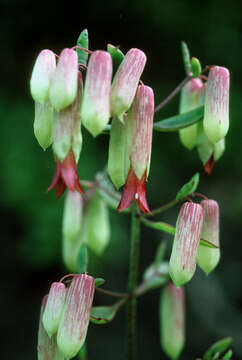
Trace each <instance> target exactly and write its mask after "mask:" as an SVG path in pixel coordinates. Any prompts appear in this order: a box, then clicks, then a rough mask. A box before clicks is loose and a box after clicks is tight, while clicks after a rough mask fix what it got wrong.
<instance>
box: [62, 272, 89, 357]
mask: <svg viewBox="0 0 242 360" xmlns="http://www.w3.org/2000/svg"><path fill="white" fill-rule="evenodd" d="M94 290H95V283H94V278H93V277H92V276H88V275H86V274H80V275H75V276H74V277H73V279H72V282H71V285H70V287H69V289H68V293H67V298H66V302H65V306H64V310H63V312H62V317H61V321H60V325H59V328H58V333H57V344H58V347H59V349H60V350H61V352H62V353H63V354H64V356H65V358H67V359H70V358H72V357H74V356H75V355H77V353H78V351H79V350H80V348H81V347H82V345H83V344H84V342H85V339H86V333H87V328H88V324H89V318H90V312H91V308H92V301H93V296H94Z"/></svg>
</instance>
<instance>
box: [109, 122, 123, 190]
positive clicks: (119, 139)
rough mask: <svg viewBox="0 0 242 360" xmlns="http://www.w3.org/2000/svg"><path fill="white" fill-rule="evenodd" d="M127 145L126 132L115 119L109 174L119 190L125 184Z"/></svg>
mask: <svg viewBox="0 0 242 360" xmlns="http://www.w3.org/2000/svg"><path fill="white" fill-rule="evenodd" d="M125 143H126V130H125V124H122V123H121V122H120V121H119V120H118V118H116V117H114V118H113V120H112V126H111V131H110V139H109V150H108V173H109V176H110V178H111V180H112V182H113V184H114V185H115V186H116V188H117V189H119V188H120V187H121V186H122V185H124V183H125V179H126V178H125Z"/></svg>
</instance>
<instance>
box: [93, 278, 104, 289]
mask: <svg viewBox="0 0 242 360" xmlns="http://www.w3.org/2000/svg"><path fill="white" fill-rule="evenodd" d="M104 283H105V280H104V279H102V278H96V279H95V287H99V286H102V285H103V284H104Z"/></svg>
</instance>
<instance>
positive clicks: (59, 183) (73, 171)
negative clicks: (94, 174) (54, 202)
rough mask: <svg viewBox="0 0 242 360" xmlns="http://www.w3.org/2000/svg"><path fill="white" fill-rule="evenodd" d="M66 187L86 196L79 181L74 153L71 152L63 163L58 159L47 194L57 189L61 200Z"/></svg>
mask: <svg viewBox="0 0 242 360" xmlns="http://www.w3.org/2000/svg"><path fill="white" fill-rule="evenodd" d="M66 187H68V189H70V190H71V191H75V190H76V191H79V192H80V193H81V194H84V191H83V189H82V187H81V184H80V182H79V179H78V174H77V166H76V161H75V158H74V155H73V152H72V151H70V152H69V153H68V155H67V157H66V158H65V160H64V161H63V162H61V161H60V160H59V159H58V158H56V169H55V174H54V177H53V179H52V181H51V184H50V186H49V187H48V189H47V192H49V191H50V190H52V189H54V188H55V191H56V195H57V197H58V198H59V197H60V196H61V195H62V194H63V193H64V191H65V189H66Z"/></svg>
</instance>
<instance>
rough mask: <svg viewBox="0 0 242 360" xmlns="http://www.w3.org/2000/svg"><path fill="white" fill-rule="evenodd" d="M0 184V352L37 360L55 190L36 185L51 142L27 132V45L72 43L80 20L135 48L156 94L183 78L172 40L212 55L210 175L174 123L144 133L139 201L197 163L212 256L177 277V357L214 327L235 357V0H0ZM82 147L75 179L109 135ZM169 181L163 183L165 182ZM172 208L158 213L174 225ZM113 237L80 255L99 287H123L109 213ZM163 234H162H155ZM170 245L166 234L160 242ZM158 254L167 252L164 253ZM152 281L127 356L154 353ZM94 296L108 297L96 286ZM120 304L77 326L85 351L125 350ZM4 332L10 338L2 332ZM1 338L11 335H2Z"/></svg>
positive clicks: (124, 245) (53, 249)
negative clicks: (215, 81) (223, 131)
mask: <svg viewBox="0 0 242 360" xmlns="http://www.w3.org/2000/svg"><path fill="white" fill-rule="evenodd" d="M0 27H1V31H0V41H1V54H2V56H1V57H0V69H1V70H2V72H1V89H0V117H1V125H0V127H1V128H0V147H1V148H0V149H1V155H2V156H1V157H0V166H1V172H0V186H1V205H0V211H1V230H2V234H1V235H2V243H3V247H2V259H1V270H2V274H4V276H3V277H2V288H3V296H2V297H1V300H0V305H2V307H1V308H2V309H8V310H7V311H5V312H2V316H1V339H2V347H1V356H2V358H8V359H14V358H16V353H17V354H18V359H19V360H21V359H25V360H27V359H28V360H32V359H35V358H36V354H35V346H36V332H37V326H38V324H37V322H38V313H39V307H40V302H41V298H42V296H43V295H44V294H45V293H46V292H47V290H48V287H49V285H50V283H51V282H52V281H53V280H57V279H59V278H60V277H61V276H62V275H63V274H64V273H65V269H64V266H63V264H62V260H61V217H62V210H63V199H60V200H56V198H55V194H54V193H49V194H45V190H46V189H47V187H48V185H49V183H50V181H51V178H52V176H53V173H54V167H55V164H54V161H53V155H52V152H51V150H47V151H46V153H44V152H43V151H42V150H41V148H40V147H39V146H38V144H37V141H36V140H35V139H34V136H33V116H34V106H33V102H32V100H31V99H30V95H29V78H30V74H31V71H32V66H33V63H34V60H35V57H36V56H37V54H38V52H39V51H40V50H41V49H43V48H50V49H52V50H53V51H55V52H56V53H59V52H60V50H61V49H62V48H63V47H68V46H73V45H74V44H75V41H76V38H77V36H78V35H79V33H80V31H81V30H82V29H84V28H85V27H87V28H88V31H89V36H90V48H91V49H100V48H102V49H105V48H106V45H107V43H111V44H114V45H120V46H121V50H122V51H124V52H126V51H127V50H128V49H129V48H130V47H139V48H141V49H142V50H143V51H145V52H146V54H147V57H148V62H147V66H146V69H145V71H144V74H143V77H142V79H143V81H144V82H145V83H147V84H149V85H151V86H152V87H153V88H154V91H155V98H156V103H157V104H158V103H159V101H161V100H163V99H164V98H165V97H166V95H168V93H169V92H170V91H172V90H173V88H174V87H175V86H176V85H177V84H178V82H180V81H181V80H182V79H183V78H184V75H185V73H184V69H183V64H182V57H181V52H180V42H181V40H185V41H186V42H187V44H188V45H189V48H190V51H191V56H195V57H197V58H199V60H200V61H201V63H202V66H205V65H206V64H218V65H222V66H226V67H228V68H229V69H230V71H231V105H230V112H231V127H230V131H229V134H228V136H227V139H226V142H227V145H226V152H225V154H224V156H223V158H222V159H221V160H220V161H219V162H218V163H216V165H215V169H214V172H213V174H212V175H211V176H209V177H208V176H206V175H205V174H204V173H203V170H202V166H201V163H200V161H199V159H198V156H197V154H196V151H192V152H189V151H187V150H186V149H185V148H183V147H182V145H181V144H180V142H179V139H178V135H177V134H176V133H175V134H174V133H171V134H164V133H154V138H153V153H152V162H151V171H150V176H149V182H148V183H147V194H148V201H149V204H150V206H151V208H154V207H157V206H159V205H161V204H162V203H165V202H167V201H170V200H171V199H173V198H174V197H175V195H176V192H177V191H178V189H179V188H180V187H181V186H182V185H183V184H184V183H185V182H186V181H188V179H189V178H190V177H191V176H192V175H193V174H194V173H195V172H197V171H200V172H201V178H200V185H199V188H198V191H199V192H203V193H205V194H206V195H207V196H208V197H211V198H213V199H216V200H217V201H218V202H219V204H220V208H221V248H222V259H221V263H220V265H219V267H218V269H217V270H215V272H214V273H212V274H211V275H210V276H209V277H206V276H205V275H204V274H202V273H201V271H200V270H197V273H196V276H195V277H194V279H193V280H192V281H191V283H190V284H189V285H188V286H187V345H186V348H185V351H184V353H183V355H182V357H181V359H194V358H195V357H199V356H201V355H202V354H203V353H204V352H205V351H206V349H207V348H208V347H209V346H210V344H212V343H213V342H215V341H216V340H218V339H220V338H221V337H225V336H232V337H233V338H234V354H235V356H233V359H239V358H241V357H242V341H241V334H242V325H241V324H242V311H241V310H242V296H241V293H242V283H241V279H240V276H239V274H241V272H242V255H241V254H242V243H241V242H240V237H241V236H242V230H241V222H242V220H241V219H242V188H241V175H242V162H241V152H242V144H241V133H242V122H241V121H240V117H241V110H240V106H241V97H242V87H241V79H242V67H241V56H242V48H241V42H242V33H241V30H242V29H241V5H240V4H239V3H236V2H230V3H229V4H228V2H227V1H225V0H223V1H222V0H220V1H218V0H210V1H209V0H204V1H203V2H202V3H200V2H191V1H189V0H183V1H179V0H172V1H168V2H162V1H160V0H142V1H140V0H133V1H132V2H131V1H128V0H116V1H115V2H114V1H111V0H107V1H105V2H101V1H98V0H93V1H92V2H90V4H89V5H88V4H85V3H82V2H80V3H78V4H75V6H74V3H70V4H67V3H66V2H61V1H58V2H57V1H48V2H47V1H45V0H43V1H42V2H41V3H39V2H33V1H30V0H25V1H24V0H23V1H21V0H19V1H17V0H2V1H1V4H0ZM177 105H178V98H176V99H175V100H174V101H173V102H172V103H171V104H169V105H167V107H166V108H165V109H164V110H162V111H161V112H160V113H158V114H157V115H156V121H158V120H161V119H163V118H165V117H168V116H172V115H175V114H176V113H177V108H178V106H177ZM83 135H84V147H83V152H82V154H81V159H80V162H79V169H78V171H79V175H80V178H81V179H93V178H94V176H95V173H96V172H97V171H99V170H100V169H103V168H104V167H105V165H106V162H107V149H108V137H107V135H102V136H99V137H98V138H97V139H95V140H94V139H92V138H91V136H90V135H89V134H88V133H87V132H86V131H83ZM167 184H169V186H168V185H167ZM178 209H179V207H178V206H177V207H175V208H174V209H171V210H169V211H168V212H167V213H165V214H164V215H162V216H160V219H159V220H161V221H165V222H170V223H171V224H175V221H176V216H177V213H178ZM110 218H111V231H112V241H111V243H110V245H109V247H108V249H107V250H106V252H105V254H104V255H103V256H102V258H97V257H95V255H94V254H91V257H90V272H91V273H92V274H93V275H94V276H96V277H104V278H105V280H106V283H105V286H107V288H110V289H113V290H120V291H122V290H125V287H126V279H127V266H128V252H129V233H128V230H129V228H128V226H129V221H128V218H127V215H118V214H117V213H116V212H114V211H112V212H111V213H110ZM163 237H165V235H164V236H163V235H161V234H160V233H157V232H155V231H153V230H152V229H147V228H143V229H142V244H141V263H140V269H141V273H142V271H143V270H144V269H145V268H146V267H147V265H148V264H150V263H151V262H152V261H153V256H154V253H155V249H156V246H157V244H158V243H159V241H160V240H161V239H162V238H163ZM166 237H167V238H168V241H169V239H170V237H169V235H167V236H166ZM170 244H171V242H170ZM168 253H169V251H168ZM158 297H159V290H154V291H153V292H152V293H150V294H147V295H145V296H144V297H143V298H142V299H140V301H139V307H138V311H139V314H138V327H139V332H138V356H139V359H146V358H149V357H150V353H151V351H152V357H153V358H161V357H162V358H165V355H164V354H162V352H161V349H160V345H159V329H158ZM95 304H96V305H99V306H101V305H102V306H104V305H110V299H107V298H106V297H105V295H100V294H97V295H96V300H95ZM123 319H124V313H123V310H121V312H120V313H119V314H118V315H117V318H116V319H115V320H114V321H113V322H112V323H110V324H108V325H106V326H105V327H103V328H102V327H95V325H93V324H91V326H90V329H89V336H88V345H89V347H88V350H89V354H90V358H91V359H94V358H96V354H97V353H98V354H99V358H100V359H101V358H104V354H105V359H107V360H108V359H113V354H114V353H115V357H116V359H117V360H119V359H123V358H124V346H123V337H124V331H125V326H124V323H123ZM13 331H14V336H13ZM10 338H11V341H9V339H10Z"/></svg>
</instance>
